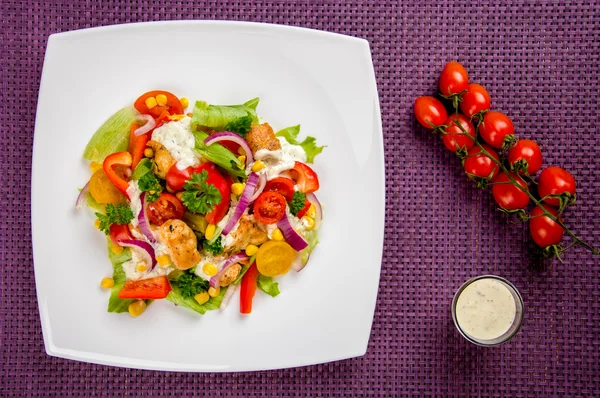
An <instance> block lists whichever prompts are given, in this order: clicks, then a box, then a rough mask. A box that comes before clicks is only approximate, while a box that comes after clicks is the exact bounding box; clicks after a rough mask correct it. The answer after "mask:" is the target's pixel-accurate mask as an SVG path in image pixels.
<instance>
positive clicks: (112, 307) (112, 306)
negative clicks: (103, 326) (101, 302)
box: [107, 239, 135, 313]
mask: <svg viewBox="0 0 600 398" xmlns="http://www.w3.org/2000/svg"><path fill="white" fill-rule="evenodd" d="M107 242H108V258H109V260H110V262H111V263H112V266H113V280H114V281H115V284H114V286H113V287H112V290H111V292H110V298H109V299H108V312H117V313H122V312H127V311H128V308H129V304H131V303H133V302H134V301H135V300H133V299H121V298H119V297H118V295H119V291H120V290H121V289H122V288H123V285H124V284H125V280H126V278H125V271H123V267H122V265H123V263H124V262H126V261H129V260H131V250H130V249H128V248H125V249H123V251H122V252H121V253H119V254H117V253H115V252H113V251H112V242H111V241H110V239H107Z"/></svg>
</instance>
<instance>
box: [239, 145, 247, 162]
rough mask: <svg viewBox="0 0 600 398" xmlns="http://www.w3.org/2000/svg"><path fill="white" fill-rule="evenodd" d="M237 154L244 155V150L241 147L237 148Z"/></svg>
mask: <svg viewBox="0 0 600 398" xmlns="http://www.w3.org/2000/svg"><path fill="white" fill-rule="evenodd" d="M238 155H242V156H246V151H245V150H244V148H242V147H239V148H238ZM244 160H246V159H244Z"/></svg>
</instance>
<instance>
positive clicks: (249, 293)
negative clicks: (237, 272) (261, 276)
mask: <svg viewBox="0 0 600 398" xmlns="http://www.w3.org/2000/svg"><path fill="white" fill-rule="evenodd" d="M257 279H258V268H256V263H252V265H251V266H250V268H249V269H248V271H247V272H246V273H245V274H244V276H243V277H242V286H241V287H240V314H250V313H251V312H252V299H253V298H254V294H255V293H256V280H257Z"/></svg>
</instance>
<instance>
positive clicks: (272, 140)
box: [246, 123, 281, 154]
mask: <svg viewBox="0 0 600 398" xmlns="http://www.w3.org/2000/svg"><path fill="white" fill-rule="evenodd" d="M246 141H247V142H248V145H249V146H250V150H252V154H255V153H256V152H257V151H259V150H261V149H268V150H269V151H275V150H278V149H281V143H280V142H279V140H278V139H277V137H275V133H274V132H273V128H272V127H271V126H269V123H263V124H261V125H259V126H252V130H250V132H249V133H248V134H246Z"/></svg>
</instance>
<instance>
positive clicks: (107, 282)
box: [100, 278, 115, 289]
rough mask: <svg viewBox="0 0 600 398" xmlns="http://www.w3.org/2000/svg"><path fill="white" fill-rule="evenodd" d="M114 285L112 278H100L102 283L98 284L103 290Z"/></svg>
mask: <svg viewBox="0 0 600 398" xmlns="http://www.w3.org/2000/svg"><path fill="white" fill-rule="evenodd" d="M114 285H115V280H114V279H113V278H102V282H100V286H102V287H103V288H105V289H110V288H111V287H113V286H114Z"/></svg>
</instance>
